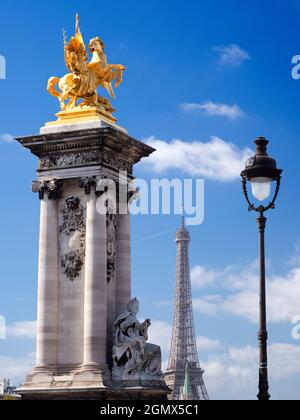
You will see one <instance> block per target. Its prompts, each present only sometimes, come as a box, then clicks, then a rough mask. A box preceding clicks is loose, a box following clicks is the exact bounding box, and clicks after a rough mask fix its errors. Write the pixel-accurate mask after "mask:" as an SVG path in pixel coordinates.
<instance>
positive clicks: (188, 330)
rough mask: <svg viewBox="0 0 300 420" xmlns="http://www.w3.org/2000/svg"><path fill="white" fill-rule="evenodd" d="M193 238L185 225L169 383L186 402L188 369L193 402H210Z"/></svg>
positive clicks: (175, 395) (180, 236)
mask: <svg viewBox="0 0 300 420" xmlns="http://www.w3.org/2000/svg"><path fill="white" fill-rule="evenodd" d="M190 241H191V237H190V234H189V231H188V230H187V228H186V226H185V220H184V217H183V221H182V225H181V227H180V229H179V231H178V232H177V235H176V242H177V267H176V299H175V308H174V324H173V336H172V344H171V352H170V358H169V364H168V368H167V371H166V372H165V380H166V382H167V385H168V386H169V387H170V388H171V389H172V390H173V393H172V395H171V397H170V398H171V399H172V400H184V399H185V397H184V384H185V380H186V370H187V366H188V372H189V381H190V392H191V395H190V399H191V400H195V401H197V400H209V396H208V393H207V390H206V386H205V383H204V380H203V374H204V371H203V370H202V369H201V367H200V363H199V356H198V350H197V344H196V335H195V326H194V316H193V305H192V287H191V276H190V264H189V246H190Z"/></svg>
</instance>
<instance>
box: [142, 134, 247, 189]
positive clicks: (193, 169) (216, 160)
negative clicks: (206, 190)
mask: <svg viewBox="0 0 300 420" xmlns="http://www.w3.org/2000/svg"><path fill="white" fill-rule="evenodd" d="M144 141H145V142H146V143H147V144H149V145H150V146H152V147H154V148H155V149H156V152H155V153H153V154H152V156H151V157H150V158H149V159H147V160H146V161H144V163H143V166H144V168H145V169H146V170H147V169H148V168H150V170H151V172H152V173H153V172H154V173H157V174H161V173H164V172H166V171H169V170H177V171H180V172H183V173H184V174H187V175H189V176H193V177H194V176H197V177H203V178H205V179H209V180H213V181H220V182H230V181H234V180H236V179H237V178H239V176H240V172H241V170H242V168H243V167H244V165H245V162H246V160H247V159H248V158H249V157H251V156H252V155H253V152H252V151H251V150H250V149H248V148H244V149H240V148H238V147H237V146H235V145H234V144H233V143H230V142H226V141H224V140H222V139H220V138H218V137H211V139H210V141H208V142H206V143H205V142H202V141H194V142H192V143H188V142H185V141H182V140H173V141H172V142H171V143H168V142H166V141H163V140H158V139H156V138H155V137H149V138H148V139H144Z"/></svg>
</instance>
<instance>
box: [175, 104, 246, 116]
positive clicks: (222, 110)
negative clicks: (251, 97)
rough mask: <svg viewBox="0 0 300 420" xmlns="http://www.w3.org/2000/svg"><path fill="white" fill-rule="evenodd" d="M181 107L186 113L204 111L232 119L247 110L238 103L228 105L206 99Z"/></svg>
mask: <svg viewBox="0 0 300 420" xmlns="http://www.w3.org/2000/svg"><path fill="white" fill-rule="evenodd" d="M180 108H181V110H182V111H183V112H186V113H195V112H202V113H204V114H206V115H209V116H217V117H225V118H229V119H230V120H236V119H238V118H241V117H244V116H245V112H244V111H243V110H242V109H241V108H240V107H239V106H238V105H237V104H233V105H228V104H220V103H216V102H212V101H205V102H203V103H199V104H198V103H183V104H181V105H180Z"/></svg>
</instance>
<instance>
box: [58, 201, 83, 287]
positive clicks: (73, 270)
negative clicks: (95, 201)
mask: <svg viewBox="0 0 300 420" xmlns="http://www.w3.org/2000/svg"><path fill="white" fill-rule="evenodd" d="M84 218H85V214H84V207H83V206H82V204H81V202H80V199H79V198H78V197H70V198H68V199H67V200H66V201H65V206H64V208H63V211H62V224H61V226H60V234H61V235H62V236H63V239H64V240H63V241H62V243H64V250H63V255H62V256H61V267H62V268H63V272H64V274H65V275H66V277H67V278H68V279H69V280H71V281H74V280H75V279H76V278H77V277H79V276H80V273H81V270H82V267H83V265H84V261H85V236H86V226H85V220H84Z"/></svg>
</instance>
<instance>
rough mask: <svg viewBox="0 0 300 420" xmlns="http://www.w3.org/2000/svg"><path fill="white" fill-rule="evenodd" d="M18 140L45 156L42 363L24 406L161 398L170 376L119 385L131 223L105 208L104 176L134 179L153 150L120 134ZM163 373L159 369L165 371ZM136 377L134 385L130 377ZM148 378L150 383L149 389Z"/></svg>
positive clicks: (39, 185) (41, 170)
mask: <svg viewBox="0 0 300 420" xmlns="http://www.w3.org/2000/svg"><path fill="white" fill-rule="evenodd" d="M58 131H59V132H51V133H50V132H47V134H43V135H38V136H30V137H23V138H19V139H18V141H19V143H20V144H21V145H22V146H23V147H25V148H27V149H29V150H30V151H31V152H32V153H33V154H34V155H35V156H37V157H38V159H39V167H38V170H37V174H38V180H37V181H35V182H34V184H33V190H34V191H35V192H37V193H39V198H40V200H41V219H40V225H41V227H40V257H39V297H38V332H37V364H36V368H35V369H34V371H33V373H32V374H31V375H28V377H27V378H26V381H25V384H24V385H23V386H22V387H21V388H20V390H19V392H20V394H21V395H22V396H23V398H24V399H45V400H47V399H50V400H51V399H120V396H121V398H122V399H129V400H130V399H152V398H156V399H162V398H165V396H166V395H167V393H168V389H167V388H166V385H165V383H164V382H163V381H161V378H160V377H158V376H159V375H158V376H156V377H155V378H153V377H152V378H149V377H146V376H145V375H144V376H143V375H142V376H141V377H140V378H139V383H138V384H137V383H135V382H134V379H136V378H134V377H132V378H130V379H133V380H132V381H131V385H134V386H135V387H136V388H135V389H128V384H127V383H126V381H125V382H124V381H123V382H122V383H119V384H116V383H115V384H113V383H112V377H111V367H112V345H113V343H112V333H113V323H114V321H115V319H116V318H117V316H118V315H119V314H120V313H122V312H123V311H124V309H125V307H126V303H127V302H128V301H129V300H130V299H131V261H130V260H131V254H130V251H131V250H130V216H129V215H117V216H106V215H104V216H101V215H100V214H99V213H98V212H97V210H96V202H97V199H98V197H99V194H101V193H100V192H97V188H96V187H97V183H98V181H99V180H101V179H106V178H108V179H112V180H115V181H117V182H119V171H120V170H121V171H127V175H125V176H124V175H123V177H122V183H123V182H125V184H126V183H129V182H131V181H132V178H133V175H132V168H133V165H134V164H136V163H137V162H139V161H140V160H141V159H142V158H144V157H147V156H149V155H150V154H151V153H152V152H153V149H152V148H150V147H148V146H147V145H144V144H142V143H140V142H138V141H137V140H134V139H133V138H131V137H130V136H128V135H127V134H126V132H122V131H120V130H118V129H115V128H112V127H103V128H99V127H97V128H95V127H93V126H92V125H89V126H86V129H84V130H78V131H67V132H64V131H62V130H58ZM159 369H160V365H159ZM127 379H128V378H127ZM147 381H148V382H147Z"/></svg>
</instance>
